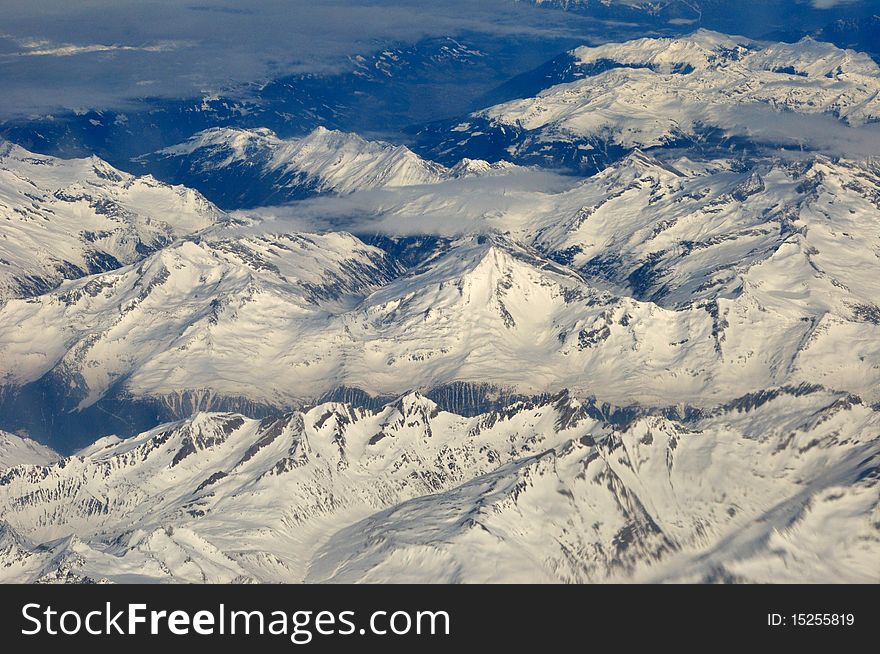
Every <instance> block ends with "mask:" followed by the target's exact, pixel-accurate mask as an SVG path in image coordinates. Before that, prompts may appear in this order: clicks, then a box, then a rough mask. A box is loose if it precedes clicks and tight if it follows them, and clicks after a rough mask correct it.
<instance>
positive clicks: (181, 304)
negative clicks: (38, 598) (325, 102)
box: [0, 0, 880, 582]
mask: <svg viewBox="0 0 880 654" xmlns="http://www.w3.org/2000/svg"><path fill="white" fill-rule="evenodd" d="M557 4H558V3H557ZM563 4H567V3H563ZM574 4H585V3H574ZM586 4H589V3H586ZM599 4H601V5H602V6H608V7H610V8H612V9H613V8H614V7H615V6H620V5H626V7H628V8H629V9H628V10H632V11H637V12H640V13H643V14H645V15H650V16H652V17H657V18H658V20H664V21H667V20H670V19H671V20H679V22H680V18H676V17H677V16H679V14H678V13H676V10H673V9H672V8H674V7H675V6H677V5H680V4H684V3H674V2H656V3H642V2H634V1H633V2H630V1H629V0H623V1H622V2H620V3H615V2H610V1H609V2H606V1H605V0H599ZM712 4H713V6H714V5H715V4H716V3H714V2H713V3H712ZM688 6H690V7H692V8H695V9H694V10H695V11H697V10H698V9H696V8H697V7H698V6H699V5H696V4H693V5H688ZM444 47H447V50H442V48H441V53H440V54H438V55H437V56H438V57H440V58H439V59H438V60H437V61H434V60H432V59H431V57H432V56H433V55H431V54H430V53H431V52H434V49H431V50H426V51H425V52H424V53H423V54H422V55H420V56H418V57H417V58H416V60H415V61H416V63H415V64H414V63H413V62H411V61H408V58H407V57H402V56H401V52H402V51H401V50H398V49H388V50H387V51H385V52H382V53H381V54H379V55H377V56H376V57H373V58H369V59H367V58H365V59H363V60H359V59H357V58H355V59H353V60H352V65H353V66H354V67H355V71H354V72H353V73H352V74H351V75H352V79H356V80H358V83H361V82H363V83H366V84H369V85H370V86H369V88H381V87H382V85H383V84H384V83H385V81H384V80H386V79H387V80H395V79H399V78H400V77H406V76H407V75H409V73H408V71H409V70H410V69H411V68H412V66H413V65H418V66H419V67H428V68H432V69H434V70H436V72H437V74H438V75H439V74H440V72H442V71H445V70H448V67H447V64H449V63H450V62H454V63H455V66H458V65H459V64H461V65H464V64H465V63H466V62H471V61H477V60H479V61H480V62H482V61H483V59H485V58H486V55H485V54H484V53H483V52H481V51H478V50H474V49H471V48H469V47H467V46H465V45H462V44H461V43H457V42H456V44H446V45H445V46H444ZM566 47H568V46H566ZM419 62H420V63H419ZM435 64H436V68H433V67H434V66H435ZM419 75H421V73H419ZM317 79H318V78H315V80H317ZM315 80H312V81H309V82H308V83H309V84H316V85H320V84H322V83H323V82H320V81H315ZM300 82H301V83H302V84H306V81H305V80H304V79H302V80H300ZM389 83H390V82H389ZM272 86H273V84H272V83H269V84H267V85H266V86H265V87H263V88H262V89H261V90H260V93H261V94H262V96H261V97H267V93H268V94H271V93H275V92H277V93H282V92H283V93H288V95H286V96H285V97H288V96H289V94H290V89H286V90H284V89H279V88H275V90H274V91H272V90H271V88H270V87H272ZM267 88H269V89H270V90H269V91H267ZM291 88H292V87H291ZM356 88H358V89H360V88H362V87H361V86H357V87H356ZM363 88H367V87H363ZM516 89H520V90H523V89H526V90H527V91H528V92H526V93H524V94H522V95H523V96H524V97H517V94H516V92H515V90H516ZM498 94H499V97H504V99H505V101H504V102H500V103H499V102H497V101H495V102H494V103H493V104H492V106H489V107H488V108H486V109H483V110H480V111H477V112H475V113H473V114H471V115H469V116H467V117H466V118H464V119H459V118H456V119H454V120H453V121H451V122H443V123H434V124H432V125H431V126H430V128H429V129H427V130H426V131H425V132H423V133H422V135H421V137H420V138H421V139H422V140H421V141H419V142H418V143H417V144H416V145H413V148H414V150H410V149H408V148H407V147H405V146H403V145H395V144H391V143H384V142H378V141H369V140H366V139H365V138H362V137H361V136H358V135H357V134H353V133H347V132H342V131H333V130H328V129H324V128H318V129H316V130H314V131H312V132H311V133H309V134H307V135H306V136H304V137H301V138H281V137H279V136H278V135H277V134H276V133H275V132H272V131H270V130H269V129H265V128H255V127H252V128H248V129H243V128H239V127H229V126H225V127H218V126H217V125H227V123H226V122H225V121H221V120H219V119H218V120H217V121H215V125H214V126H213V127H211V128H210V129H207V130H203V131H200V132H198V133H196V134H195V135H194V136H193V137H192V138H190V139H189V140H186V141H183V142H182V143H179V144H177V145H174V146H171V147H166V148H164V149H161V150H158V151H157V152H154V153H153V154H151V155H148V156H146V157H143V158H140V159H139V160H138V161H137V163H138V164H139V165H141V166H142V167H143V170H147V169H149V170H152V171H155V172H156V173H157V176H158V177H160V178H162V179H167V180H171V181H178V182H185V183H186V184H187V186H169V185H167V184H164V183H161V182H159V181H157V179H156V178H154V177H152V176H144V177H137V176H133V175H131V174H128V173H124V172H121V171H119V170H116V169H115V168H112V167H111V166H109V165H108V164H107V163H105V162H103V161H101V160H100V159H96V158H94V157H93V158H89V159H78V160H59V159H53V158H51V157H47V156H42V155H34V154H31V153H29V152H27V151H25V150H22V149H21V148H18V147H16V146H13V145H8V144H4V145H3V146H2V148H0V429H3V430H5V431H0V581H26V582H36V581H39V582H102V581H111V582H131V581H160V582H253V581H257V582H267V581H288V582H302V581H306V582H364V581H366V582H388V581H396V582H400V581H418V582H423V581H433V582H439V581H443V582H463V581H470V582H500V581H506V582H510V581H526V582H536V581H542V582H603V581H637V582H658V581H661V582H666V581H673V582H680V581H700V582H717V581H721V582H740V581H744V582H774V581H797V582H804V581H810V582H829V581H860V582H865V581H869V582H880V565H878V552H880V532H878V515H880V299H878V298H880V275H877V270H878V257H880V167H878V165H877V164H876V163H875V162H874V161H873V160H872V157H871V155H872V154H874V150H875V149H877V148H880V137H878V134H880V131H878V125H877V123H878V122H880V99H878V98H880V68H878V66H877V65H876V64H875V63H874V62H873V61H872V60H871V59H869V58H868V57H867V56H866V55H862V54H859V53H856V52H853V51H849V50H841V49H838V48H836V47H834V46H832V45H829V44H825V43H820V42H817V41H813V40H810V39H806V40H802V41H800V42H798V43H791V44H789V43H766V42H758V41H752V40H749V39H746V38H742V37H729V36H724V35H722V34H718V33H715V32H708V31H698V32H696V33H694V34H691V35H689V36H686V37H681V38H649V39H640V40H638V41H630V42H626V43H617V44H606V45H601V46H597V47H582V48H578V49H576V50H573V51H571V52H569V53H568V54H566V55H564V56H561V57H557V58H556V59H554V60H553V61H551V62H549V63H547V64H546V65H545V66H543V67H541V68H540V69H539V70H537V71H533V72H532V73H530V74H528V75H526V76H524V77H521V78H519V79H517V80H513V81H512V82H511V84H510V86H509V87H508V88H503V89H499V90H498ZM255 97H256V95H255ZM315 97H318V96H315ZM321 97H323V96H321ZM510 98H515V99H513V100H510ZM386 99H387V98H386ZM292 101H293V100H291V102H292ZM297 101H298V102H300V103H301V104H302V106H301V107H300V109H302V110H304V111H311V109H310V108H309V107H310V106H311V105H312V104H314V103H313V98H312V96H308V95H305V96H303V97H301V98H299V99H298V100H297ZM285 102H286V101H285ZM389 102H390V100H389ZM460 104H461V103H460ZM487 104H488V103H487ZM282 105H283V103H282ZM282 105H279V106H282ZM255 106H256V105H255ZM469 106H470V107H476V106H480V105H479V104H471V105H469ZM325 108H326V109H327V110H328V112H329V113H334V112H335V111H336V109H337V108H338V107H336V106H335V105H334V107H325ZM227 109H228V107H227ZM238 110H240V111H242V112H244V113H246V112H247V111H248V109H247V108H245V107H244V105H241V106H240V107H239V109H238ZM323 110H324V109H321V111H323ZM459 114H460V111H456V112H455V113H450V114H447V115H452V116H458V115H459ZM264 115H265V114H264ZM294 115H299V114H296V113H293V114H290V116H294ZM257 119H258V117H252V120H257ZM199 120H200V121H203V120H205V119H204V118H200V119H199ZM186 124H187V125H191V124H192V123H186ZM252 124H253V123H252ZM256 124H258V125H269V124H272V123H268V122H259V123H256ZM314 124H316V123H315V122H309V121H305V122H303V123H302V124H297V125H296V126H293V127H290V129H291V131H288V132H283V133H284V134H303V133H305V131H306V130H307V129H310V128H311V126H312V125H314ZM396 129H401V126H400V125H398V126H397V127H396ZM194 131H195V130H192V129H189V128H186V127H181V128H180V130H179V131H175V132H174V133H175V134H176V135H177V136H175V137H174V139H173V140H171V139H168V138H167V137H168V134H167V133H166V134H163V135H162V139H163V140H162V145H165V144H167V143H169V142H175V141H179V140H180V139H184V138H186V137H187V135H188V134H192V133H193V132H194ZM279 133H282V132H279ZM386 133H391V132H390V131H389V132H386ZM783 146H784V147H783ZM792 146H802V147H794V148H792ZM157 147H159V145H154V146H152V147H150V148H149V149H150V150H155V149H156V148H157ZM142 151H144V150H141V152H142ZM417 153H418V154H417ZM422 155H424V158H423V156H422ZM435 159H436V161H437V162H442V163H436V162H435ZM511 161H512V162H517V163H509V162H511ZM490 162H496V163H490ZM519 163H529V164H537V166H535V167H529V168H522V167H520V166H519V165H518V164H519ZM133 165H134V163H133ZM540 166H543V167H544V168H549V169H551V170H547V169H544V170H541V169H540ZM560 167H562V168H565V167H567V168H568V169H569V170H568V172H569V173H570V172H572V171H573V170H578V171H582V172H588V173H589V176H587V177H584V176H574V175H570V174H562V173H561V172H560V171H559V168H560ZM190 186H192V187H195V188H197V189H199V191H203V192H204V193H205V196H207V198H209V199H216V200H218V201H219V202H221V205H222V206H225V207H228V208H231V207H247V208H248V211H242V212H240V213H238V214H233V215H228V214H226V213H224V212H223V211H222V210H220V209H218V208H216V206H215V205H214V204H212V203H211V202H210V201H209V200H208V199H206V197H205V196H203V195H201V194H200V192H198V191H195V190H190V188H189V187H190ZM272 204H278V205H281V206H270V205H272ZM48 446H51V447H52V449H49V447H48Z"/></svg>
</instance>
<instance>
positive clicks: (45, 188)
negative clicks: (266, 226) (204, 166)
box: [0, 142, 227, 303]
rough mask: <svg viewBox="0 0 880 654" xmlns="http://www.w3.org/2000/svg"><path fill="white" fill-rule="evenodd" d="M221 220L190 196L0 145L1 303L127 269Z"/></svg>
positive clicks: (147, 180)
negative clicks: (92, 276)
mask: <svg viewBox="0 0 880 654" xmlns="http://www.w3.org/2000/svg"><path fill="white" fill-rule="evenodd" d="M225 219H227V218H226V217H225V215H224V214H223V213H222V212H220V211H219V210H218V209H217V208H216V207H214V206H213V205H212V204H211V203H210V202H208V201H207V200H205V199H204V198H203V197H202V196H201V195H200V194H199V193H198V192H196V191H193V190H191V189H188V188H183V187H179V186H168V185H167V184H163V183H160V182H158V181H156V180H155V179H153V178H152V177H134V176H132V175H129V174H128V173H124V172H121V171H119V170H116V169H115V168H113V167H111V166H110V165H109V164H107V163H106V162H104V161H102V160H100V159H98V158H96V157H91V158H89V159H71V160H64V159H56V158H53V157H47V156H43V155H36V154H32V153H30V152H28V151H27V150H24V149H22V148H20V147H18V146H15V145H12V144H10V143H5V142H0V303H3V302H4V301H5V300H6V299H8V298H10V297H27V296H30V295H35V294H38V293H42V292H45V291H47V290H49V289H51V288H54V287H55V286H57V285H58V284H59V283H60V282H61V281H62V280H64V279H75V278H78V277H83V276H85V275H88V274H92V273H96V272H101V271H105V270H112V269H114V268H118V267H120V266H123V265H125V264H129V263H133V262H135V261H138V260H140V259H142V258H143V257H144V256H145V255H146V254H147V253H149V252H151V251H154V250H156V249H158V248H160V247H162V246H164V245H167V244H168V243H171V242H172V241H173V240H175V239H176V238H179V237H181V236H184V235H188V234H192V233H194V232H197V231H199V230H202V229H204V228H206V227H209V226H211V225H214V224H216V223H218V222H220V221H223V220H225Z"/></svg>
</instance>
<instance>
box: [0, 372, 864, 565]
mask: <svg viewBox="0 0 880 654" xmlns="http://www.w3.org/2000/svg"><path fill="white" fill-rule="evenodd" d="M878 429H880V420H878V414H877V412H876V411H875V410H873V409H871V408H870V407H867V406H865V405H863V404H862V403H861V402H860V401H859V400H858V399H857V398H852V397H846V396H835V395H832V394H828V393H826V392H823V391H819V390H816V389H811V388H808V387H801V388H790V389H779V390H777V391H775V392H771V393H765V394H761V395H759V396H751V397H745V398H741V399H740V400H739V401H738V402H736V403H733V404H730V405H727V406H722V407H717V408H716V409H713V410H710V411H706V412H704V413H701V414H696V415H693V416H691V417H690V418H689V419H687V420H682V419H680V418H674V417H671V416H664V415H660V414H657V415H648V414H631V415H630V416H629V419H628V420H625V421H623V422H618V423H617V424H616V425H612V424H610V423H608V422H607V421H606V420H605V419H603V416H602V413H601V411H600V410H599V408H598V407H597V406H596V405H594V404H591V403H589V402H586V403H585V402H580V401H577V400H575V399H574V398H572V397H571V396H569V395H568V394H566V393H561V394H560V395H558V396H557V397H554V398H552V399H551V400H549V401H548V402H546V403H542V404H537V405H534V404H518V405H514V406H511V407H509V408H508V409H506V410H504V411H500V412H494V413H490V414H485V415H481V416H476V417H473V418H464V417H461V416H457V415H454V414H451V413H447V412H443V411H440V410H439V409H438V407H437V406H436V405H435V404H433V403H432V402H430V401H429V400H427V399H426V398H424V397H422V396H420V395H418V394H409V395H406V396H404V397H402V398H401V399H400V400H398V401H397V402H394V403H392V404H389V405H388V406H386V407H384V408H381V409H379V410H376V411H368V410H364V409H356V408H353V407H351V406H348V405H344V404H335V403H330V404H322V405H319V406H316V407H314V408H313V409H311V410H309V411H306V412H302V413H293V414H289V415H285V416H277V417H270V418H266V419H264V420H252V419H248V418H244V417H242V416H238V415H234V414H199V415H196V416H194V417H192V418H190V419H188V420H186V421H183V422H179V423H175V424H170V425H163V426H161V427H158V428H156V429H154V430H151V431H150V432H147V433H145V434H142V435H140V436H137V437H135V438H132V439H129V440H127V441H123V442H120V441H118V440H117V439H107V440H104V441H99V442H98V443H96V444H95V445H94V446H92V447H91V448H89V450H88V451H87V452H85V453H83V454H81V455H78V456H74V457H71V458H69V459H65V460H64V461H63V462H62V463H59V464H57V465H50V466H18V467H15V468H11V469H9V470H6V471H5V472H3V473H2V474H0V520H2V521H4V526H3V527H2V529H3V533H2V541H0V559H2V565H0V570H2V573H0V574H2V579H3V580H4V581H35V580H39V581H86V580H92V581H97V580H104V579H106V580H109V581H176V582H202V581H208V582H220V581H226V582H229V581H232V582H241V581H254V580H257V581H275V582H277V581H302V580H306V581H394V582H401V581H419V582H451V581H472V582H479V581H490V582H497V581H530V582H531V581H627V580H648V579H650V580H654V581H657V580H700V581H717V580H722V581H730V580H738V581H753V582H775V581H785V580H790V581H799V582H805V581H812V582H820V581H833V582H840V581H878V580H880V567H878V565H877V558H876V556H875V555H876V552H877V548H878V545H880V541H878V538H880V535H878V532H877V525H876V516H877V511H878V506H880V483H878V464H880V444H878V436H877V434H878ZM36 543H40V544H41V545H39V546H38V545H36Z"/></svg>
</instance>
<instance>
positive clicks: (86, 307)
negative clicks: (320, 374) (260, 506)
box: [0, 234, 399, 412]
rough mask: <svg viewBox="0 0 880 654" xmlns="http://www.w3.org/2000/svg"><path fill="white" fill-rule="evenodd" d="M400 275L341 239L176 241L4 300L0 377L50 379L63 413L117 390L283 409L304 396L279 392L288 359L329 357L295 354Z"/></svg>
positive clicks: (286, 378) (383, 259) (377, 253)
mask: <svg viewBox="0 0 880 654" xmlns="http://www.w3.org/2000/svg"><path fill="white" fill-rule="evenodd" d="M398 272H399V271H398V268H397V266H396V264H395V263H394V262H393V261H391V260H389V259H388V257H387V256H386V255H385V254H384V253H383V252H382V251H381V250H378V249H376V248H373V247H370V246H367V245H365V244H363V243H362V242H360V241H358V240H357V239H356V238H354V237H353V236H350V235H348V234H328V235H324V236H320V235H297V236H283V235H282V236H262V237H253V238H241V239H219V240H207V239H203V240H199V241H182V242H180V243H177V244H175V245H173V246H169V247H166V248H164V249H163V250H160V251H159V252H157V253H155V254H153V255H151V256H149V257H148V258H147V259H145V260H144V261H143V262H141V263H139V264H134V265H132V266H128V267H125V268H121V269H119V270H116V271H112V272H109V273H105V274H102V275H96V276H92V277H89V278H86V279H84V280H80V281H76V282H71V283H67V284H65V285H63V286H62V287H61V288H60V289H58V290H57V291H53V292H51V293H47V294H44V295H41V296H39V297H37V298H33V299H30V300H27V301H23V300H11V301H9V302H8V303H7V304H6V305H5V306H4V307H2V308H0V313H2V315H3V318H2V319H0V322H2V323H3V328H2V335H0V342H2V344H0V351H2V353H3V354H2V359H3V361H4V364H3V372H2V378H3V381H4V383H5V384H6V385H9V386H22V385H25V384H28V383H31V382H35V381H37V380H40V379H41V378H43V377H44V376H46V375H47V374H48V375H49V376H50V377H51V379H53V380H55V382H57V383H59V384H61V385H62V386H63V387H64V388H65V389H66V390H65V392H64V396H63V397H61V398H59V401H60V402H63V404H64V406H67V407H68V408H74V407H76V408H80V409H82V408H85V407H88V406H91V405H92V404H93V403H94V402H95V401H96V400H98V399H99V398H101V397H103V396H104V395H105V394H106V393H107V392H108V391H110V390H111V389H113V388H114V387H115V386H116V385H117V384H118V383H122V384H123V388H124V390H125V392H131V393H134V394H136V395H137V394H140V395H143V394H160V393H161V394H162V395H163V396H167V399H168V401H169V402H174V403H175V404H183V405H185V406H183V407H181V411H183V412H185V411H188V410H189V409H191V408H195V407H199V406H204V405H205V404H207V405H208V406H212V404H211V401H210V398H211V396H212V395H215V394H219V395H225V396H230V395H233V396H236V397H237V396H244V397H248V398H251V399H253V400H256V401H259V402H262V403H268V404H273V405H281V406H285V405H287V403H288V402H287V400H288V398H289V397H290V393H291V392H293V391H295V390H299V388H301V387H302V386H301V385H295V386H294V388H293V389H288V388H286V387H287V385H288V384H290V383H291V381H292V379H294V378H295V375H296V372H297V371H296V369H292V368H290V363H289V360H290V357H291V354H290V351H291V350H292V351H294V352H296V356H299V357H302V359H301V360H300V363H301V364H302V366H304V367H308V366H309V365H311V364H314V363H317V362H318V361H320V360H321V359H323V358H325V357H327V356H331V357H332V356H335V353H334V352H333V351H332V349H331V351H329V352H322V351H321V350H320V349H314V350H303V349H301V348H300V347H299V346H298V344H299V343H301V342H302V339H308V338H312V339H314V338H318V337H320V335H322V334H324V333H325V332H326V331H327V330H328V329H330V327H328V322H329V321H330V317H331V316H333V315H334V314H335V313H338V312H340V311H344V310H345V309H346V308H348V307H350V306H352V305H353V304H355V303H357V301H359V299H360V298H361V297H363V295H365V294H367V293H369V292H371V291H372V290H374V289H375V288H377V287H378V286H379V285H381V284H384V283H386V282H388V281H389V279H390V278H391V277H393V276H394V275H396V274H397V273H398ZM32 330H34V331H32ZM331 333H332V332H331ZM306 342H308V341H306ZM331 343H332V341H325V342H323V343H322V344H323V345H324V346H327V345H330V344H331ZM313 347H314V346H313ZM251 381H253V382H254V383H255V384H256V385H255V386H254V387H251V388H249V387H248V386H249V383H250V382H251ZM118 391H119V389H118V388H117V392H118ZM190 403H191V404H192V407H190V406H189V404H190Z"/></svg>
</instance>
